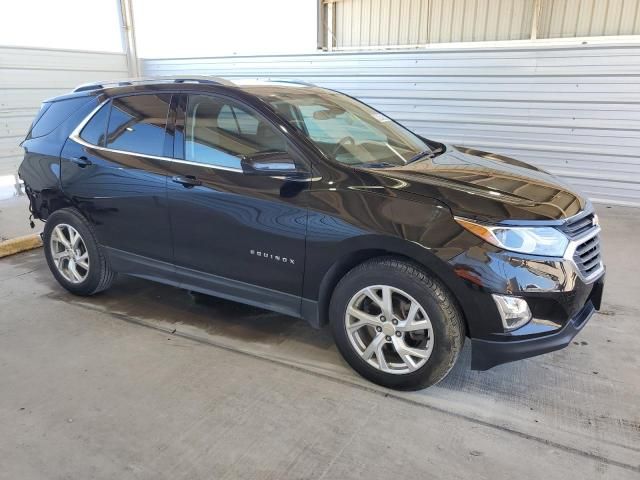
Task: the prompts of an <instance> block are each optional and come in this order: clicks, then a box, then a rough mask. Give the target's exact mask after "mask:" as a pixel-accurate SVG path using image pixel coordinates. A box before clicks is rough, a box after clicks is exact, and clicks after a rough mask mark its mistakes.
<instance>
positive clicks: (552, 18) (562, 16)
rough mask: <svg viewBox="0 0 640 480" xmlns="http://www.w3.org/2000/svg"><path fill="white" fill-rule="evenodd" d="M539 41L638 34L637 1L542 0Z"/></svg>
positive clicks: (639, 0)
mask: <svg viewBox="0 0 640 480" xmlns="http://www.w3.org/2000/svg"><path fill="white" fill-rule="evenodd" d="M539 28H540V33H539V36H540V37H541V38H559V37H593V36H605V35H638V34H640V0H543V4H542V9H541V12H540V25H539Z"/></svg>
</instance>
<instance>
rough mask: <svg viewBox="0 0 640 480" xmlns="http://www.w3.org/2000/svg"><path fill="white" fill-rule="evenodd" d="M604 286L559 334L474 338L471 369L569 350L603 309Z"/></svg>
mask: <svg viewBox="0 0 640 480" xmlns="http://www.w3.org/2000/svg"><path fill="white" fill-rule="evenodd" d="M601 285H602V283H599V284H598V287H597V288H598V289H599V292H597V293H596V295H594V296H592V298H590V299H589V300H588V301H587V303H586V304H585V305H584V306H583V307H582V309H581V310H580V311H578V313H577V314H576V315H574V316H573V318H571V319H569V320H568V321H567V323H566V324H565V325H564V327H563V328H562V329H560V330H559V331H556V332H554V333H550V334H546V335H544V336H539V337H534V338H527V339H522V340H513V339H505V340H503V341H494V340H484V339H476V338H474V339H472V340H471V345H472V352H471V369H472V370H488V369H490V368H492V367H495V366H496V365H500V364H503V363H508V362H513V361H515V360H521V359H523V358H529V357H535V356H537V355H542V354H544V353H549V352H553V351H555V350H560V349H561V348H564V347H566V346H567V345H569V343H571V340H573V338H574V337H575V336H576V335H577V334H578V333H579V332H580V330H582V328H583V327H584V326H585V325H586V324H587V322H588V321H589V319H590V318H591V316H592V315H593V314H594V312H595V311H596V309H599V308H600V298H601V295H602V291H601V289H602V287H601Z"/></svg>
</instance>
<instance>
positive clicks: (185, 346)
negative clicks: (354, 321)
mask: <svg viewBox="0 0 640 480" xmlns="http://www.w3.org/2000/svg"><path fill="white" fill-rule="evenodd" d="M598 209H599V212H600V215H601V218H602V224H603V229H604V248H605V255H606V259H607V264H608V279H607V286H606V291H605V303H604V307H603V311H602V312H601V313H599V314H597V315H596V316H594V317H593V318H592V320H591V322H590V324H589V325H588V326H587V327H586V328H585V330H584V331H583V332H582V333H581V334H580V335H579V337H578V338H577V339H576V341H575V342H574V343H573V344H572V345H571V346H570V347H569V348H567V349H565V350H562V351H559V352H555V353H553V354H549V355H546V356H542V357H538V358H534V359H530V360H525V361H521V362H517V363H513V364H508V365H503V366H500V367H497V368H495V369H493V370H491V371H489V372H471V371H469V369H468V367H469V360H470V358H469V350H468V349H465V351H464V352H463V355H462V357H461V358H460V361H459V362H458V364H457V365H456V367H455V368H454V370H453V371H452V373H451V374H450V375H449V377H447V379H445V380H444V381H443V382H442V383H440V384H439V385H438V386H436V387H433V388H430V389H427V390H424V391H421V392H415V393H398V392H391V391H387V390H384V389H382V388H379V387H376V386H374V385H372V384H369V383H367V382H366V381H364V380H362V379H361V378H359V377H357V376H356V375H355V374H354V373H353V372H352V371H351V370H350V369H349V368H348V366H346V365H345V363H344V362H343V361H342V359H341V358H340V356H339V355H338V353H337V351H336V349H335V347H334V346H333V342H332V340H331V337H330V335H329V333H328V332H326V331H321V332H318V331H314V330H312V329H311V328H309V327H307V326H306V325H305V324H304V323H303V322H302V321H298V320H295V319H291V318H287V317H283V316H281V315H278V314H273V313H269V312H264V311H262V310H258V309H255V308H251V307H246V306H242V305H238V304H234V303H231V302H227V301H223V300H218V299H213V298H202V297H200V298H193V297H191V296H190V295H189V294H188V293H187V292H184V291H181V290H178V289H174V288H170V287H165V286H160V285H156V284H153V283H150V282H146V281H142V280H136V279H131V278H124V277H121V278H120V279H119V280H118V281H117V282H116V283H115V284H114V287H113V288H112V289H111V290H110V291H108V292H105V293H104V294H102V295H99V296H96V297H93V298H89V299H83V298H78V297H73V296H71V295H69V294H68V293H66V292H65V291H64V290H63V289H62V288H60V287H59V286H58V285H57V284H56V283H55V281H54V280H53V278H52V277H51V275H50V273H49V271H48V269H47V266H46V264H45V262H44V260H43V255H42V251H41V250H36V251H33V252H30V253H26V254H21V255H16V256H14V257H8V258H5V259H3V260H0V371H1V372H2V374H1V376H0V433H1V435H0V478H1V479H5V478H6V479H16V478H19V479H39V478H47V479H51V478H78V479H88V478H109V479H112V478H118V479H129V478H153V479H165V478H166V479H182V478H184V479H198V478H216V479H219V478H228V479H232V478H233V479H235V478H247V479H254V478H272V479H287V478H295V479H300V478H312V479H347V478H368V479H382V478H431V479H439V478H442V479H455V478H474V479H484V478H486V479H492V480H495V479H503V478H504V479H510V480H513V479H514V478H527V479H529V478H545V479H554V478H562V479H566V478H570V477H572V478H589V479H600V478H611V479H616V480H618V479H627V478H634V479H637V478H640V355H639V353H640V352H639V347H638V345H640V329H639V328H638V318H639V316H640V298H639V296H638V293H637V292H638V286H639V283H640V282H638V279H637V272H638V271H640V259H639V257H638V255H637V247H638V240H637V235H638V234H639V233H640V211H639V210H633V209H625V208H621V207H611V208H607V207H606V206H603V205H601V206H599V207H598Z"/></svg>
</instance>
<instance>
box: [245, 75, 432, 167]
mask: <svg viewBox="0 0 640 480" xmlns="http://www.w3.org/2000/svg"><path fill="white" fill-rule="evenodd" d="M247 90H248V91H250V92H251V93H255V94H256V95H258V97H260V98H261V99H262V100H264V101H265V102H268V103H270V104H271V105H272V106H273V107H274V108H275V109H276V110H277V111H278V113H280V114H281V115H282V116H284V117H285V118H286V119H287V120H289V122H291V123H292V124H293V125H294V126H295V127H296V128H298V129H299V130H300V131H301V132H302V133H304V134H305V135H306V136H307V137H308V138H309V140H311V141H312V142H313V143H315V144H316V146H317V147H318V148H319V149H320V150H322V151H323V152H324V153H325V154H326V155H327V156H328V157H330V158H333V159H335V160H337V161H339V162H341V163H345V164H348V165H356V166H357V165H369V166H373V165H376V166H378V167H393V166H398V165H406V164H407V163H408V162H411V161H413V160H414V159H416V158H417V157H418V156H419V155H420V154H422V153H423V152H429V151H432V149H435V146H434V145H433V144H432V143H431V144H430V143H429V142H427V141H425V140H423V139H422V138H420V137H418V136H417V135H415V134H414V133H412V132H410V131H409V130H407V129H406V128H404V127H402V126H401V125H399V124H397V123H395V122H393V121H391V119H389V118H388V117H386V116H385V115H383V114H381V113H379V112H376V111H375V110H373V109H372V108H371V107H369V106H367V105H365V104H364V103H361V102H359V101H357V100H354V99H352V98H350V97H347V96H346V95H342V94H340V93H336V92H331V91H327V90H322V89H319V88H313V87H303V88H294V89H292V88H290V87H288V88H282V87H277V86H276V87H264V86H257V87H254V88H249V89H247Z"/></svg>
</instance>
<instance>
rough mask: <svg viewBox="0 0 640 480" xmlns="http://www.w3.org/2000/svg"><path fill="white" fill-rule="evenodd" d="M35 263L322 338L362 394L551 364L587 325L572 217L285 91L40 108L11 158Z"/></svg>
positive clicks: (165, 82)
mask: <svg viewBox="0 0 640 480" xmlns="http://www.w3.org/2000/svg"><path fill="white" fill-rule="evenodd" d="M22 146H23V148H24V161H23V162H22V164H21V166H20V171H19V173H20V176H21V178H22V179H23V181H24V184H25V190H26V193H27V194H28V196H29V200H30V209H31V213H32V214H33V215H34V216H35V217H37V218H39V219H41V220H43V221H46V223H45V227H44V231H43V233H42V237H43V242H44V252H45V255H46V260H47V263H48V265H49V268H50V269H51V272H52V273H53V275H54V277H55V278H56V280H57V281H58V282H59V283H60V284H61V285H62V286H63V287H64V288H66V289H67V290H69V291H70V292H72V293H74V294H77V295H92V294H95V293H98V292H100V291H102V290H104V289H106V288H108V287H109V285H110V284H111V282H112V280H113V279H114V277H115V275H116V274H117V273H119V274H126V275H134V276H136V277H141V278H146V279H149V280H154V281H157V282H162V283H165V284H169V285H174V286H176V287H179V288H183V289H186V290H190V291H195V292H199V293H202V294H208V295H215V296H218V297H222V298H226V299H230V300H234V301H238V302H243V303H246V304H249V305H254V306H258V307H262V308H265V309H269V310H272V311H275V312H280V313H283V314H286V315H290V316H293V317H299V318H303V319H305V320H306V321H307V322H308V323H310V324H311V325H312V326H314V327H316V328H320V327H322V326H324V325H327V324H328V325H329V326H330V328H331V331H332V333H333V336H334V338H335V342H336V344H337V347H338V349H339V350H340V352H341V353H342V355H343V356H344V358H345V359H346V361H347V362H348V363H349V364H350V365H351V366H352V367H353V368H354V369H355V370H356V371H357V372H358V373H360V374H361V375H362V376H364V377H366V378H367V379H369V380H371V381H373V382H375V383H378V384H380V385H384V386H387V387H390V388H396V389H407V390H409V389H419V388H424V387H427V386H429V385H433V384H435V383H436V382H438V381H440V380H441V379H442V378H444V377H445V376H446V375H447V373H448V372H449V371H450V370H451V368H452V367H453V365H454V363H455V362H456V359H457V358H458V356H459V354H460V351H461V349H462V346H463V344H464V342H465V338H469V339H470V343H471V368H473V369H476V370H486V369H489V368H491V367H493V366H495V365H498V364H502V363H505V362H509V361H512V360H516V359H521V358H526V357H531V356H534V355H538V354H541V353H545V352H550V351H553V350H557V349H560V348H562V347H565V346H566V345H568V344H569V343H570V341H571V340H572V338H573V337H574V336H575V335H576V334H577V333H578V332H579V331H580V329H582V327H584V325H585V324H586V322H587V320H588V319H589V317H590V316H591V315H592V314H593V312H594V310H597V309H599V308H600V302H601V298H602V291H603V285H604V272H605V268H604V265H603V262H602V259H601V254H600V245H599V237H598V233H599V231H600V227H599V224H598V217H597V216H596V214H595V212H594V210H593V207H592V205H591V203H590V202H589V201H588V200H587V199H586V198H584V197H583V196H581V195H579V194H578V193H576V192H574V191H573V190H572V189H571V188H570V187H569V186H567V185H566V184H565V183H564V182H563V181H561V180H560V179H558V178H556V177H554V176H552V175H550V174H549V173H547V172H545V171H544V170H541V169H539V168H536V167H534V166H531V165H528V164H526V163H523V162H521V161H518V160H514V159H512V158H508V157H505V156H503V155H499V154H495V153H488V152H484V151H479V150H475V149H472V148H468V147H462V146H457V145H447V144H443V143H440V142H437V141H434V140H431V139H427V138H424V137H422V136H420V135H418V134H416V133H413V132H411V131H409V130H408V129H407V128H405V127H403V126H402V125H400V124H398V123H396V122H395V121H394V120H392V119H391V118H389V117H387V116H386V115H384V114H383V113H381V112H379V111H377V110H375V109H373V108H371V107H369V106H368V105H366V104H364V103H362V102H360V101H358V100H356V99H354V98H351V97H349V96H347V95H344V94H341V93H338V92H335V91H331V90H327V89H324V88H319V87H317V86H314V85H311V84H305V83H302V82H294V81H235V82H231V81H228V80H225V79H218V78H213V77H206V78H205V77H195V76H194V77H188V78H187V77H185V78H175V77H160V78H155V79H153V78H151V79H137V80H123V81H120V82H112V83H96V84H88V85H82V86H80V87H78V88H76V89H75V90H74V91H73V92H72V93H70V94H67V95H63V96H59V97H57V98H54V99H52V100H49V101H46V102H44V103H43V105H42V108H41V109H40V112H39V113H38V115H37V116H36V118H35V120H34V121H33V124H32V127H31V129H30V131H29V133H28V135H27V137H26V139H25V140H24V142H23V143H22Z"/></svg>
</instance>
